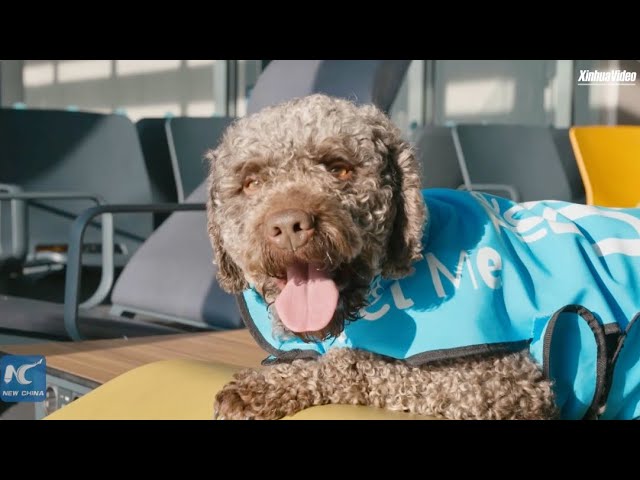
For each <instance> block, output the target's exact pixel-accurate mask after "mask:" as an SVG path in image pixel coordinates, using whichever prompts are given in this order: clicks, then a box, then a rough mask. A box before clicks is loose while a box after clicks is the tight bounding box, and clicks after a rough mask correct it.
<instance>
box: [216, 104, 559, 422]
mask: <svg viewBox="0 0 640 480" xmlns="http://www.w3.org/2000/svg"><path fill="white" fill-rule="evenodd" d="M208 159H209V160H210V165H211V169H210V175H209V198H208V203H207V212H208V224H209V235H210V237H211V243H212V246H213V250H214V256H215V263H216V264H217V266H218V280H219V283H220V285H221V286H222V288H224V289H225V290H226V291H228V292H230V293H239V292H241V291H242V290H244V289H245V288H247V287H248V286H249V285H252V286H254V287H255V288H256V290H257V291H258V292H259V293H260V294H261V295H262V296H263V298H264V299H265V301H266V303H267V304H268V305H269V309H270V313H271V314H272V318H273V331H274V335H275V336H281V337H286V336H290V335H297V336H299V337H301V338H303V339H305V340H312V339H324V338H326V337H331V336H337V335H338V334H340V332H342V330H343V329H344V326H345V324H346V322H350V321H356V320H357V319H358V316H359V313H358V312H359V311H360V310H361V309H362V307H364V306H366V298H367V296H368V291H369V285H370V283H371V281H372V280H373V279H374V278H375V277H376V276H377V275H381V276H382V277H385V278H401V277H404V276H406V275H409V274H410V273H411V272H412V268H413V267H412V264H413V263H414V262H415V261H417V260H419V259H420V258H422V243H421V238H422V232H423V228H424V226H425V222H426V221H427V220H428V212H427V211H426V207H425V205H424V201H423V199H422V193H421V179H420V175H419V166H418V163H417V161H416V159H415V157H414V154H413V152H412V150H411V148H410V146H409V145H408V143H406V142H405V141H404V140H403V139H402V138H401V134H400V131H399V130H398V129H397V128H396V127H395V126H394V125H393V124H392V123H391V121H390V120H389V118H388V117H387V116H386V115H384V114H383V113H382V112H381V111H380V110H378V109H377V108H375V107H374V106H371V105H366V106H356V105H355V104H353V103H351V102H348V101H346V100H341V99H336V98H330V97H327V96H325V95H312V96H309V97H305V98H302V99H296V100H292V101H290V102H286V103H284V104H281V105H277V106H274V107H269V108H266V109H264V110H262V111H261V112H258V113H257V114H254V115H251V116H248V117H245V118H242V119H239V120H238V121H237V122H235V123H234V124H233V125H232V126H231V127H230V128H229V129H228V130H227V131H226V133H225V135H224V137H223V139H222V141H221V143H220V145H219V146H218V148H217V149H216V150H214V151H212V152H210V153H209V154H208ZM336 164H337V165H342V166H346V168H345V169H344V172H342V170H341V169H340V168H338V170H337V171H338V172H342V173H345V172H347V173H346V174H345V175H342V173H340V174H339V175H336V174H334V173H332V172H333V170H332V165H336ZM291 206H295V207H296V208H299V209H303V210H304V211H305V212H308V213H309V215H311V218H313V222H314V225H315V230H314V233H313V235H312V237H311V240H310V241H308V243H306V244H305V245H303V246H302V247H300V248H298V249H293V250H283V249H281V248H274V246H273V245H272V244H271V243H269V241H267V240H265V234H264V232H265V231H266V230H265V227H266V222H267V221H268V218H269V216H270V215H272V214H273V212H279V211H282V209H286V208H291ZM294 262H304V263H306V264H308V265H310V266H314V267H317V269H321V270H322V271H324V272H325V273H326V275H328V276H330V277H331V279H332V280H333V282H334V283H335V286H336V287H337V290H338V292H339V298H338V304H337V308H336V309H335V312H334V313H333V318H332V319H331V321H330V322H329V324H327V326H326V327H325V328H322V329H321V330H319V331H310V332H292V331H289V330H288V329H287V328H286V327H285V326H284V324H283V323H282V322H281V321H280V319H279V317H278V312H277V310H276V308H274V307H273V304H274V301H275V300H276V298H277V297H278V295H279V293H280V291H281V288H282V284H281V282H282V281H283V280H284V279H285V277H286V275H287V268H288V267H289V266H290V265H292V264H294ZM324 403H351V404H362V405H374V406H378V407H384V408H389V409H392V410H405V411H409V412H414V413H421V414H427V415H441V416H445V417H447V418H549V417H552V416H553V415H554V414H555V410H554V407H553V400H552V394H551V388H550V384H549V382H548V381H546V380H544V378H543V376H542V374H541V372H540V370H539V368H538V367H537V366H536V365H535V364H534V362H533V361H532V360H531V358H530V357H528V356H527V355H525V354H510V355H506V356H505V355H503V356H494V357H469V358H465V359H460V360H453V361H447V362H439V363H433V364H430V365H426V366H424V367H421V368H417V367H411V366H409V365H407V364H405V363H402V362H399V361H390V360H388V359H383V358H380V357H375V356H374V355H372V354H370V353H366V352H360V351H349V350H339V351H330V352H329V353H328V354H326V355H325V356H324V357H322V358H321V359H320V360H317V361H301V360H298V361H294V362H293V363H291V364H281V365H276V366H271V367H268V368H266V369H262V370H247V371H244V372H242V373H240V374H238V375H237V376H236V377H235V380H234V381H233V382H231V383H230V384H229V385H227V386H226V387H225V388H224V389H223V390H222V391H221V392H220V393H219V394H218V396H217V397H216V411H217V414H218V415H219V416H220V417H224V418H280V417H282V416H284V415H288V414H291V413H294V412H295V411H297V410H300V409H303V408H306V407H308V406H311V405H320V404H324Z"/></svg>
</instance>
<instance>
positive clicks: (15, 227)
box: [0, 183, 113, 257]
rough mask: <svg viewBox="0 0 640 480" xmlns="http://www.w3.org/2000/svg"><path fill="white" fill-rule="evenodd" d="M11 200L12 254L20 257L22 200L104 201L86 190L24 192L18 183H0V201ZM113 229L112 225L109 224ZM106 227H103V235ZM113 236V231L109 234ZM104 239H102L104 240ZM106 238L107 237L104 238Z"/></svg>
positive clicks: (23, 219) (22, 247) (23, 225)
mask: <svg viewBox="0 0 640 480" xmlns="http://www.w3.org/2000/svg"><path fill="white" fill-rule="evenodd" d="M7 200H8V201H11V243H12V250H13V254H14V256H16V257H22V256H23V255H25V254H26V252H27V239H28V237H29V233H28V230H27V229H28V223H27V219H26V209H25V205H24V201H25V200H26V201H29V200H91V201H93V202H94V203H96V204H97V205H103V204H105V203H106V201H105V200H104V198H103V197H102V196H100V195H98V194H95V193H87V192H54V191H39V192H25V191H23V190H22V188H21V187H19V186H18V185H11V184H6V183H0V202H2V201H7ZM111 229H112V230H113V226H111ZM105 231H106V229H103V236H105V235H106V234H105ZM111 235H112V236H113V233H112V234H111ZM104 240H105V239H103V242H104ZM106 240H108V238H107V239H106Z"/></svg>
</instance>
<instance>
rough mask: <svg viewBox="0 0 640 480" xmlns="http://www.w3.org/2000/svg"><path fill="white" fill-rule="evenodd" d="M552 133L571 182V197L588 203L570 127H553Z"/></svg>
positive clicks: (576, 201)
mask: <svg viewBox="0 0 640 480" xmlns="http://www.w3.org/2000/svg"><path fill="white" fill-rule="evenodd" d="M551 135H552V137H553V142H554V143H555V145H556V149H557V151H558V156H559V157H560V162H561V164H562V168H563V169H564V173H565V176H566V177H567V181H568V182H569V188H570V189H571V198H572V201H573V202H575V203H582V204H584V203H586V201H587V195H586V193H585V191H584V183H583V182H582V177H581V176H580V170H579V169H578V163H577V162H576V156H575V154H574V152H573V147H572V146H571V140H570V138H569V129H568V128H553V127H552V128H551Z"/></svg>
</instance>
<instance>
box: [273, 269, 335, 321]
mask: <svg viewBox="0 0 640 480" xmlns="http://www.w3.org/2000/svg"><path fill="white" fill-rule="evenodd" d="M337 305H338V287H336V284H335V283H334V282H333V280H331V279H330V278H329V277H328V276H327V275H326V274H325V273H324V272H320V271H318V270H316V269H315V268H314V267H312V266H311V265H308V264H306V263H299V264H295V265H293V266H291V267H289V268H287V284H286V285H285V286H284V288H283V289H282V291H281V292H280V295H278V298H277V299H276V302H275V307H276V310H277V311H278V316H279V317H280V320H282V323H284V325H285V327H287V328H288V329H289V330H291V331H292V332H317V331H319V330H322V329H323V328H325V327H326V326H327V325H329V322H330V321H331V319H332V318H333V314H334V313H335V311H336V306H337Z"/></svg>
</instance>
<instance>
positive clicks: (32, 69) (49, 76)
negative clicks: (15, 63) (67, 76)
mask: <svg viewBox="0 0 640 480" xmlns="http://www.w3.org/2000/svg"><path fill="white" fill-rule="evenodd" d="M54 79H55V68H54V66H53V62H47V63H34V64H31V65H29V64H27V65H25V66H24V68H23V70H22V81H23V83H24V86H25V87H26V88H28V87H40V86H43V85H51V84H52V83H53V81H54Z"/></svg>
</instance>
